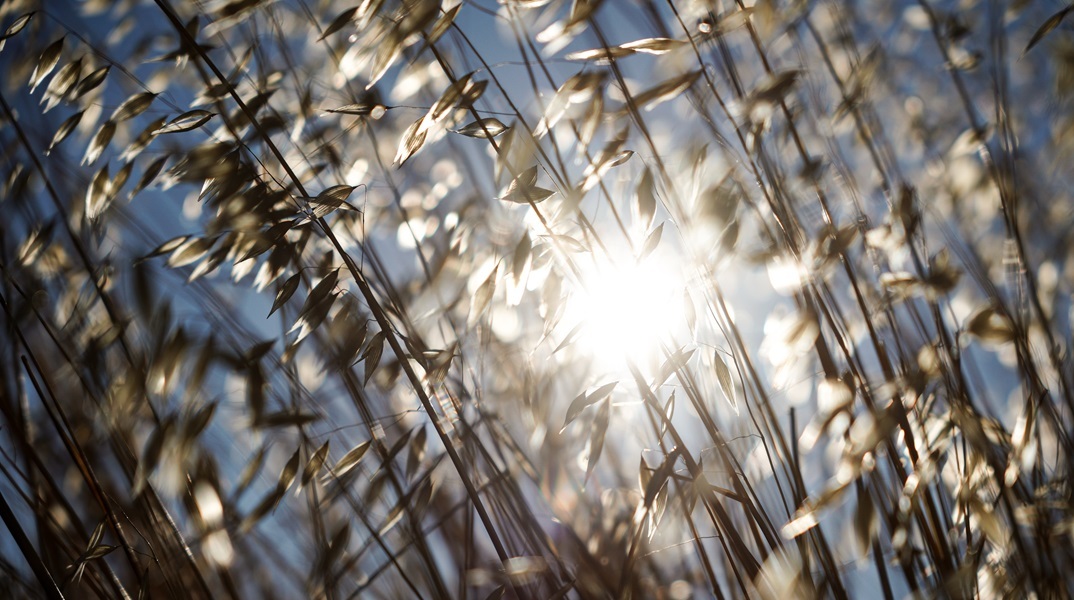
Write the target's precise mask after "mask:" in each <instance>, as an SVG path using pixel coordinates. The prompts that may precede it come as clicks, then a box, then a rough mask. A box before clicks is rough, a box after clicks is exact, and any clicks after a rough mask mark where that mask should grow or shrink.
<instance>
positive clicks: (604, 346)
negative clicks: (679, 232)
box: [567, 253, 683, 370]
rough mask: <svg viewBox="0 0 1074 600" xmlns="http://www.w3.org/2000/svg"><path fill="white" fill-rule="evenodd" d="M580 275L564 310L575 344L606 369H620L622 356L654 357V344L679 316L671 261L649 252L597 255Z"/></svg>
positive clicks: (678, 286)
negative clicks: (613, 259)
mask: <svg viewBox="0 0 1074 600" xmlns="http://www.w3.org/2000/svg"><path fill="white" fill-rule="evenodd" d="M582 277H583V281H582V282H581V285H580V286H579V289H577V290H576V291H575V293H574V295H573V296H572V298H571V305H570V308H569V313H568V315H567V316H568V317H569V322H572V323H577V324H578V325H579V328H578V332H577V336H578V337H577V339H576V341H575V343H576V344H578V346H579V349H580V350H582V351H583V352H586V353H588V354H589V355H590V356H591V357H592V358H593V362H594V365H596V366H598V367H600V368H603V369H608V370H620V369H625V368H626V364H627V361H628V360H629V361H633V362H635V363H637V364H639V365H645V364H647V363H649V362H651V361H653V360H656V359H658V358H659V357H660V355H661V350H660V344H661V343H667V342H669V340H670V338H671V335H672V334H673V332H674V330H675V329H677V328H678V327H679V326H680V325H681V321H682V307H683V282H682V277H681V270H680V268H679V266H678V264H677V262H676V261H672V260H669V258H668V257H666V256H657V255H656V254H655V253H654V255H650V256H649V257H648V258H646V259H644V260H642V261H636V260H634V259H633V258H627V259H625V260H620V261H618V262H617V263H615V264H611V263H610V261H600V262H597V263H596V264H593V265H591V266H590V267H589V269H587V270H585V271H583V273H582Z"/></svg>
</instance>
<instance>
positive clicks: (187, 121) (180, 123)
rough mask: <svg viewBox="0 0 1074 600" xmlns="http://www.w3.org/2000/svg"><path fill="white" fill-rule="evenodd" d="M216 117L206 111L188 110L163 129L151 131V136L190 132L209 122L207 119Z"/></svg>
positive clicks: (214, 114)
mask: <svg viewBox="0 0 1074 600" xmlns="http://www.w3.org/2000/svg"><path fill="white" fill-rule="evenodd" d="M214 116H216V113H212V112H209V111H207V110H188V111H187V112H185V113H183V114H181V115H179V116H178V117H175V118H174V119H172V120H171V121H168V124H167V125H165V126H164V127H161V128H159V129H157V130H155V131H153V135H160V134H162V133H179V132H182V131H190V130H192V129H197V128H198V127H201V126H202V125H204V124H206V123H208V122H209V119H211V118H213V117H214Z"/></svg>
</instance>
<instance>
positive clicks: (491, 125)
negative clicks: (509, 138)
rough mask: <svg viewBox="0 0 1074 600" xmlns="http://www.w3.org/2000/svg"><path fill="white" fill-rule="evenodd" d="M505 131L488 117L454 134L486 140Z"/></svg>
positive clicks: (502, 125)
mask: <svg viewBox="0 0 1074 600" xmlns="http://www.w3.org/2000/svg"><path fill="white" fill-rule="evenodd" d="M460 6H461V5H460ZM505 131H507V126H506V125H504V124H503V123H502V122H500V120H499V119H497V118H495V117H489V118H487V119H481V120H479V121H474V122H472V123H467V124H466V125H463V126H462V127H460V128H458V129H456V130H455V133H458V134H460V135H465V136H467V137H472V138H487V139H491V138H494V137H496V136H499V135H503V132H505Z"/></svg>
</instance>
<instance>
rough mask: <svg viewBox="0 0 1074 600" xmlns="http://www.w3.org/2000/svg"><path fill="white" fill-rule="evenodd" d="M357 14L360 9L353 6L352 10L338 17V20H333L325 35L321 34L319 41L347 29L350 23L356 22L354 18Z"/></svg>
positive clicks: (349, 9)
mask: <svg viewBox="0 0 1074 600" xmlns="http://www.w3.org/2000/svg"><path fill="white" fill-rule="evenodd" d="M357 14H358V7H357V6H352V7H351V8H348V9H347V10H345V11H343V12H341V13H339V14H338V15H336V18H335V19H332V22H331V23H329V24H328V27H326V28H325V30H324V33H322V34H321V37H319V38H317V41H318V42H319V41H321V40H323V39H324V38H326V37H328V36H330V35H332V34H333V33H335V32H337V31H339V30H340V29H343V28H344V27H346V26H347V24H348V23H350V22H351V21H352V20H354V17H355V15H357Z"/></svg>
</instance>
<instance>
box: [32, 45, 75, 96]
mask: <svg viewBox="0 0 1074 600" xmlns="http://www.w3.org/2000/svg"><path fill="white" fill-rule="evenodd" d="M65 39H67V38H66V36H64V37H61V38H60V39H58V40H56V41H55V42H52V44H50V45H49V47H48V48H45V50H44V52H42V53H41V56H40V57H38V59H37V64H36V65H35V66H34V72H33V73H32V74H30V93H33V91H34V90H36V89H37V86H38V85H39V84H40V83H41V82H42V81H43V80H44V79H45V77H48V74H49V73H51V72H52V70H53V69H55V68H56V63H58V62H60V54H61V53H62V52H63V41H64V40H65Z"/></svg>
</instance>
